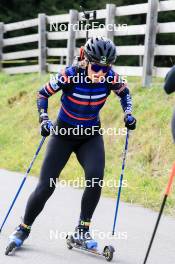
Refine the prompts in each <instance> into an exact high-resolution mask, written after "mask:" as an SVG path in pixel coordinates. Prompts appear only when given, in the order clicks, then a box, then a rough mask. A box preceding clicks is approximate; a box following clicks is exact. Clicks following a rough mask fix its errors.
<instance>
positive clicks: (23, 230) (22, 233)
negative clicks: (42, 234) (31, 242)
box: [5, 224, 31, 256]
mask: <svg viewBox="0 0 175 264" xmlns="http://www.w3.org/2000/svg"><path fill="white" fill-rule="evenodd" d="M30 229H31V227H30V226H27V225H25V224H20V225H19V226H18V227H17V228H16V230H15V231H14V232H13V233H12V234H11V235H10V237H9V244H8V246H7V248H6V251H5V255H6V256H8V255H9V254H10V253H11V252H14V251H15V249H16V248H20V247H21V246H22V244H23V243H24V240H26V239H27V238H28V236H29V234H30Z"/></svg>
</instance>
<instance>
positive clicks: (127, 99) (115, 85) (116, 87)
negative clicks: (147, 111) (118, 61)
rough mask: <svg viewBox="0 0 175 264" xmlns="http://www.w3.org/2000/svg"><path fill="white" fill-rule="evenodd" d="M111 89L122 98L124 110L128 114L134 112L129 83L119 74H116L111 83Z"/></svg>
mask: <svg viewBox="0 0 175 264" xmlns="http://www.w3.org/2000/svg"><path fill="white" fill-rule="evenodd" d="M111 90H112V91H113V92H114V93H115V94H116V95H117V96H118V97H119V98H120V103H121V106H122V109H123V111H124V112H125V113H126V114H127V113H128V114H131V113H132V98H131V94H130V91H129V88H128V85H127V82H126V81H125V80H123V79H122V78H121V77H120V76H119V75H118V74H115V77H114V80H113V82H112V85H111Z"/></svg>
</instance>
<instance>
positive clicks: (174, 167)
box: [165, 162, 175, 195]
mask: <svg viewBox="0 0 175 264" xmlns="http://www.w3.org/2000/svg"><path fill="white" fill-rule="evenodd" d="M174 176H175V162H174V163H173V166H172V169H171V173H170V177H169V181H168V184H167V187H166V191H165V194H166V195H169V194H170V191H171V187H172V184H173V180H174Z"/></svg>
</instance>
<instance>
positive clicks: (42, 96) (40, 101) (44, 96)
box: [37, 68, 72, 114]
mask: <svg viewBox="0 0 175 264" xmlns="http://www.w3.org/2000/svg"><path fill="white" fill-rule="evenodd" d="M71 74H72V71H71V70H70V69H69V68H66V69H64V70H62V71H60V72H59V73H58V74H56V75H51V78H50V81H49V82H48V83H47V84H45V85H44V86H43V87H41V89H39V90H38V92H37V108H38V112H39V114H41V113H47V110H48V99H49V97H51V96H52V95H54V94H55V93H57V92H58V91H60V90H62V89H63V88H64V87H68V86H70V83H71V77H72V75H71Z"/></svg>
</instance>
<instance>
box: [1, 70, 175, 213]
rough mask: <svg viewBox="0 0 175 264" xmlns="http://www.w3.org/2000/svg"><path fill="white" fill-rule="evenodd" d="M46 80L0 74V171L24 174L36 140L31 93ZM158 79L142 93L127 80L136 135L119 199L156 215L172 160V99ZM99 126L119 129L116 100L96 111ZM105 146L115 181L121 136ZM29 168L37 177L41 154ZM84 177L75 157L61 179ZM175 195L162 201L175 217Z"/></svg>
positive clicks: (112, 191) (53, 102) (54, 105)
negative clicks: (99, 120)
mask: <svg viewBox="0 0 175 264" xmlns="http://www.w3.org/2000/svg"><path fill="white" fill-rule="evenodd" d="M48 79H49V75H46V76H44V77H42V79H41V78H40V77H39V75H37V74H26V75H25V74H24V75H16V76H8V75H5V74H0V109H1V118H0V167H1V168H5V169H8V170H12V171H20V172H25V170H26V168H27V167H28V165H29V163H30V161H31V158H32V157H33V154H34V152H35V150H36V148H37V146H38V143H39V141H40V135H39V125H38V113H37V108H36V91H37V89H38V88H39V87H40V86H41V85H42V84H43V83H45V82H46V81H47V80H48ZM162 83H163V80H161V79H155V80H154V82H153V86H152V87H151V88H150V89H146V88H145V89H143V88H141V80H140V78H129V84H130V89H131V92H132V97H133V104H134V115H135V116H136V118H137V120H138V125H137V130H136V131H134V132H133V133H132V135H131V137H130V142H129V153H128V156H127V165H126V171H125V176H124V177H125V180H126V181H127V187H125V188H123V191H122V200H123V201H126V202H129V203H136V204H140V205H143V206H145V207H149V208H153V209H154V210H157V209H158V208H159V206H160V203H161V200H162V197H163V194H164V190H165V187H166V184H167V180H168V175H169V170H170V168H171V166H172V162H173V161H174V153H175V149H174V145H173V143H172V138H171V131H170V120H171V115H172V109H173V104H174V103H173V102H174V96H173V95H171V96H167V95H165V93H164V91H163V89H162ZM59 98H60V93H58V94H56V95H55V96H53V97H52V98H51V99H50V101H49V115H50V118H51V119H53V120H54V119H55V118H56V116H57V111H58V106H59V105H60V103H59ZM101 120H102V124H103V126H104V127H115V128H116V129H118V128H120V127H123V114H122V110H121V107H120V103H119V101H118V100H117V99H116V97H115V96H114V95H113V94H111V95H110V97H109V98H108V101H107V103H106V105H105V107H104V108H103V110H102V111H101ZM104 139H105V147H106V169H105V179H116V180H117V181H118V179H119V176H120V172H121V162H122V151H123V146H124V141H125V137H124V136H106V135H105V136H104ZM45 147H46V144H45V145H44V148H43V149H42V150H41V153H40V155H39V157H38V159H37V161H36V163H35V165H34V166H33V168H32V171H31V174H32V175H37V176H38V175H39V171H40V167H41V163H42V159H43V155H44V151H45ZM81 177H83V171H82V168H81V167H80V165H79V164H78V162H77V160H76V158H75V156H74V155H72V156H71V158H70V160H69V162H68V163H67V165H66V167H65V168H64V170H63V172H62V174H61V177H60V179H65V180H68V179H77V178H81ZM116 192H117V189H116V188H107V187H104V188H103V195H105V196H110V197H116ZM174 204H175V191H174V190H173V192H172V193H171V196H170V198H169V199H168V202H167V207H166V212H167V213H169V214H171V215H173V216H175V207H174Z"/></svg>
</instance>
